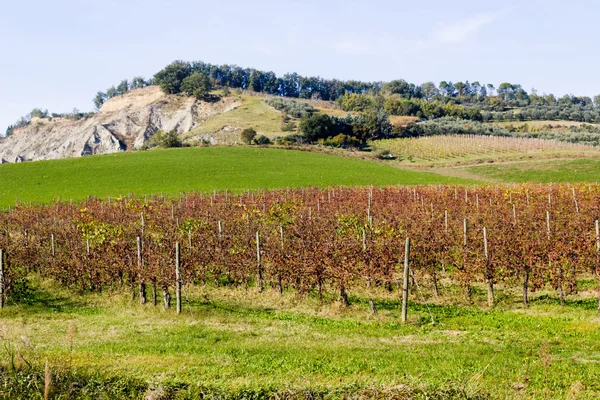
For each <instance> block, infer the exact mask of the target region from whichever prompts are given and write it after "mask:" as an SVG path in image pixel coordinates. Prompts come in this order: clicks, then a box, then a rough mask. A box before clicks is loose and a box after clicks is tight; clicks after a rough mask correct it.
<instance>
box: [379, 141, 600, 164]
mask: <svg viewBox="0 0 600 400" xmlns="http://www.w3.org/2000/svg"><path fill="white" fill-rule="evenodd" d="M371 146H372V147H373V148H374V149H375V150H387V151H390V152H391V153H392V154H393V155H394V156H395V157H397V158H398V159H400V160H401V161H402V160H409V161H416V162H419V161H421V162H452V161H457V160H462V159H469V158H488V159H511V158H518V157H521V156H535V157H544V156H554V157H555V156H560V155H585V154H587V155H592V156H593V155H597V154H598V149H597V148H596V147H594V146H589V145H584V144H577V143H568V142H559V141H556V140H545V139H530V138H513V137H500V136H482V135H443V136H441V135H436V136H425V137H418V138H403V139H386V140H379V141H374V142H371Z"/></svg>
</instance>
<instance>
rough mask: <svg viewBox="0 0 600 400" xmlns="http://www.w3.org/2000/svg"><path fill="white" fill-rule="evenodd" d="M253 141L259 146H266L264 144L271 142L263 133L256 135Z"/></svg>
mask: <svg viewBox="0 0 600 400" xmlns="http://www.w3.org/2000/svg"><path fill="white" fill-rule="evenodd" d="M254 143H255V144H257V145H259V146H266V145H269V144H272V142H271V139H269V138H268V137H266V136H265V135H258V136H257V137H255V138H254Z"/></svg>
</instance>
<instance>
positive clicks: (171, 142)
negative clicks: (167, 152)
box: [150, 130, 183, 148]
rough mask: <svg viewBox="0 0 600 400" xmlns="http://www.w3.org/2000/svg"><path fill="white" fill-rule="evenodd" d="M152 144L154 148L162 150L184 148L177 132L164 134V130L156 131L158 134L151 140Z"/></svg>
mask: <svg viewBox="0 0 600 400" xmlns="http://www.w3.org/2000/svg"><path fill="white" fill-rule="evenodd" d="M150 143H151V144H153V145H154V146H158V147H162V148H170V147H182V146H183V142H182V141H181V139H180V138H179V135H177V132H176V131H175V130H170V131H168V132H164V131H163V130H158V131H156V133H155V134H154V135H153V136H152V137H151V138H150Z"/></svg>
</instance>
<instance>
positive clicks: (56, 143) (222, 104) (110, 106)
mask: <svg viewBox="0 0 600 400" xmlns="http://www.w3.org/2000/svg"><path fill="white" fill-rule="evenodd" d="M238 105H239V103H238V102H237V101H236V100H235V99H232V98H223V99H221V100H219V101H217V102H214V103H207V102H202V101H198V100H196V99H194V98H186V97H180V96H167V95H165V94H163V93H162V91H161V90H160V89H159V88H158V87H157V86H150V87H147V88H144V89H135V90H132V91H130V92H128V93H127V94H125V95H123V96H119V97H115V98H112V99H110V100H108V101H107V102H105V103H104V105H103V106H102V111H101V112H99V113H97V114H95V115H94V116H93V117H91V118H87V119H81V120H79V121H74V120H70V119H64V118H55V119H52V120H50V119H33V120H32V121H31V123H30V124H29V125H27V126H26V127H24V128H21V129H18V130H16V131H15V132H14V133H13V135H12V136H10V137H8V138H5V139H2V140H0V161H1V162H2V163H7V162H9V163H13V162H22V161H35V160H49V159H57V158H68V157H81V156H87V155H92V154H107V153H115V152H119V151H126V150H130V149H138V148H140V147H142V145H143V144H144V142H145V141H146V140H147V139H148V138H149V137H151V136H152V135H153V134H154V133H156V131H157V130H159V129H162V130H164V131H169V130H173V129H174V130H176V131H177V132H178V133H179V134H184V133H187V132H189V131H191V130H192V129H194V128H195V127H196V126H198V125H199V124H201V123H202V122H203V121H205V120H206V119H207V118H209V117H210V116H212V115H215V114H219V113H223V112H227V111H229V110H232V109H234V108H235V107H237V106H238Z"/></svg>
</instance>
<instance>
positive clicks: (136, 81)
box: [131, 76, 148, 89]
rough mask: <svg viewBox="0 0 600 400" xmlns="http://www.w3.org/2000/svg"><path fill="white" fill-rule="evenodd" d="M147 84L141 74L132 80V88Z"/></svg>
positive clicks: (139, 87)
mask: <svg viewBox="0 0 600 400" xmlns="http://www.w3.org/2000/svg"><path fill="white" fill-rule="evenodd" d="M146 86H148V84H147V82H146V81H145V80H144V78H142V77H141V76H136V77H135V78H133V80H132V81H131V89H141V88H143V87H146Z"/></svg>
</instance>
